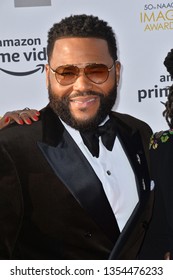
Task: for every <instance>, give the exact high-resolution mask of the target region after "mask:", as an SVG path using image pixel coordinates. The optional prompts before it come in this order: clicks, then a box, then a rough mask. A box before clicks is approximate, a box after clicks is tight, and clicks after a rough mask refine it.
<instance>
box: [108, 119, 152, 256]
mask: <svg viewBox="0 0 173 280" xmlns="http://www.w3.org/2000/svg"><path fill="white" fill-rule="evenodd" d="M115 122H116V125H117V131H118V132H117V137H118V138H119V140H120V142H121V144H122V147H123V149H124V151H125V153H126V155H127V157H128V159H129V162H130V163H131V166H132V169H133V171H134V174H135V178H136V186H137V190H138V195H139V202H138V204H137V205H136V207H135V209H134V211H133V213H132V215H131V216H130V218H129V220H128V222H127V224H126V225H125V227H124V229H123V231H122V232H121V234H120V236H119V238H118V240H117V242H116V244H115V246H114V248H113V250H112V253H111V254H110V257H109V259H118V256H119V255H120V254H121V253H122V251H123V249H124V247H125V244H126V242H127V240H128V239H129V237H130V236H131V235H132V232H133V230H134V228H135V227H136V225H137V222H138V220H139V217H140V216H141V215H142V213H143V211H144V209H145V206H146V204H147V202H148V199H149V195H150V177H149V172H148V166H147V162H146V158H145V153H144V149H143V148H142V147H143V144H142V141H141V137H140V134H139V131H136V130H135V131H133V130H132V129H131V127H129V126H127V125H126V124H125V123H124V122H122V121H121V120H119V119H118V121H117V120H116V119H115Z"/></svg>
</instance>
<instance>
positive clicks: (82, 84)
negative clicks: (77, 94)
mask: <svg viewBox="0 0 173 280" xmlns="http://www.w3.org/2000/svg"><path fill="white" fill-rule="evenodd" d="M92 87H93V84H92V82H91V81H90V80H89V79H88V78H87V77H86V76H85V73H84V72H80V74H79V76H78V77H77V79H76V81H75V82H74V84H73V88H74V90H78V91H87V90H91V89H92Z"/></svg>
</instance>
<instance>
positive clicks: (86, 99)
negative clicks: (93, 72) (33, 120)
mask: <svg viewBox="0 0 173 280" xmlns="http://www.w3.org/2000/svg"><path fill="white" fill-rule="evenodd" d="M97 99H98V96H78V97H74V98H72V99H70V102H73V103H76V104H89V103H93V102H95V101H96V100H97Z"/></svg>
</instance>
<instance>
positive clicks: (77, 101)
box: [72, 98, 95, 104]
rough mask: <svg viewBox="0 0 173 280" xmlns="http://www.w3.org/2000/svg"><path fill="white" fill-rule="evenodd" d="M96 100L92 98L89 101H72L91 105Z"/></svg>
mask: <svg viewBox="0 0 173 280" xmlns="http://www.w3.org/2000/svg"><path fill="white" fill-rule="evenodd" d="M94 100H95V98H91V99H90V100H87V101H78V100H72V101H73V102H75V103H81V104H82V103H89V102H92V101H94Z"/></svg>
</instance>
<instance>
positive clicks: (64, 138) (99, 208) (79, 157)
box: [38, 108, 119, 242]
mask: <svg viewBox="0 0 173 280" xmlns="http://www.w3.org/2000/svg"><path fill="white" fill-rule="evenodd" d="M46 111H47V112H45V113H44V115H43V142H39V143H38V146H39V148H40V149H41V151H42V152H43V155H44V156H45V158H46V159H47V161H48V163H49V164H50V166H51V167H52V169H53V170H54V172H55V174H56V175H57V176H58V177H59V178H60V179H61V180H62V182H63V183H64V185H65V186H66V187H67V188H68V190H69V191H70V192H71V193H72V195H73V196H74V197H75V199H76V200H77V201H78V202H79V204H80V205H81V206H82V207H83V208H84V209H85V210H86V211H87V212H88V213H89V214H90V216H91V217H92V218H93V219H94V220H95V222H96V223H97V224H98V225H99V226H100V228H102V230H103V231H104V232H105V233H106V235H107V236H108V237H109V239H110V240H111V241H112V242H115V241H116V240H117V238H118V235H119V229H118V226H117V222H116V219H115V217H114V214H113V212H112V209H111V207H110V205H109V202H108V200H107V197H106V195H105V193H104V191H103V187H102V184H101V182H100V180H99V179H98V177H97V176H96V174H95V172H94V171H93V169H92V167H91V166H90V164H89V163H88V161H87V160H86V158H85V157H84V155H83V153H82V152H81V151H80V149H79V148H78V146H77V145H76V143H75V142H74V141H73V139H72V138H71V136H70V135H69V133H68V132H67V131H66V130H65V129H64V127H63V125H62V123H61V122H60V120H59V118H58V117H57V116H56V115H55V114H54V113H53V112H52V111H51V110H50V109H49V108H47V109H46Z"/></svg>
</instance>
